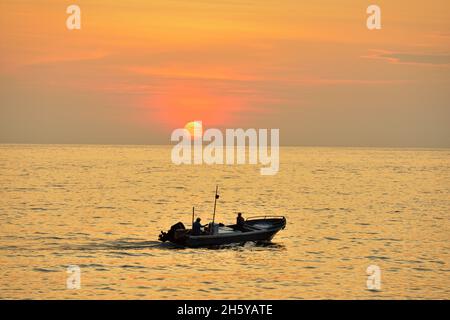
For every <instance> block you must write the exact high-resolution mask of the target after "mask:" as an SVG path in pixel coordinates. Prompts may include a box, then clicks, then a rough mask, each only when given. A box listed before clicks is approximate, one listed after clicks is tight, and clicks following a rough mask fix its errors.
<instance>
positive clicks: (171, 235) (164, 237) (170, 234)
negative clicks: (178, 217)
mask: <svg viewBox="0 0 450 320" xmlns="http://www.w3.org/2000/svg"><path fill="white" fill-rule="evenodd" d="M179 229H182V230H185V229H186V228H185V227H184V224H183V223H182V222H178V223H175V224H174V225H173V226H171V227H170V229H169V231H167V232H164V231H161V234H160V235H159V237H158V238H159V240H160V241H162V242H166V241H175V231H176V230H179Z"/></svg>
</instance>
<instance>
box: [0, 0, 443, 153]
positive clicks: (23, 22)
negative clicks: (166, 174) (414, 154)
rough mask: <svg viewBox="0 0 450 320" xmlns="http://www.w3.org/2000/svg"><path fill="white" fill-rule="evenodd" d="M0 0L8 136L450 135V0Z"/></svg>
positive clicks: (1, 134) (415, 142) (295, 138)
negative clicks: (70, 20)
mask: <svg viewBox="0 0 450 320" xmlns="http://www.w3.org/2000/svg"><path fill="white" fill-rule="evenodd" d="M73 3H75V4H77V5H79V6H80V8H81V13H82V18H81V24H82V29H81V30H74V31H69V30H67V28H66V25H65V20H66V18H67V16H68V15H67V14H66V12H65V11H66V7H67V6H68V4H70V3H68V2H66V1H56V0H55V1H17V0H11V1H9V0H6V1H5V0H2V1H1V2H0V33H1V39H2V41H1V42H0V81H1V89H0V99H1V100H0V102H1V106H0V108H1V109H0V115H1V117H0V142H3V143H169V139H170V131H171V130H173V129H174V128H176V127H183V126H184V124H185V123H187V122H189V121H192V120H202V121H203V123H204V126H205V127H208V126H209V127H220V128H224V127H228V128H236V127H253V128H280V137H281V142H282V143H284V144H297V145H344V146H425V147H439V146H441V147H450V139H449V137H450V129H449V128H450V125H449V119H450V107H449V101H450V100H449V98H450V94H449V90H448V88H449V87H450V77H449V70H450V69H449V67H450V19H449V18H450V17H449V15H450V3H449V2H448V1H438V0H431V1H427V2H424V1H406V0H405V1H403V0H398V1H374V2H373V3H376V4H378V5H379V6H380V7H381V10H382V30H378V31H369V30H368V29H367V28H366V17H367V14H366V8H367V6H368V5H369V4H371V3H372V2H366V1H356V0H342V1H335V0H328V1H326V0H318V1H309V2H306V1H304V2H301V1H298V0H295V1H294V0H285V1H283V0H281V1H280V0H278V1H275V0H266V1H254V0H245V1H237V0H227V1H226V0H215V1H213V0H211V1H208V0H192V1H179V0H164V1H161V0H160V1H151V0H131V1H106V0H98V1H74V2H73Z"/></svg>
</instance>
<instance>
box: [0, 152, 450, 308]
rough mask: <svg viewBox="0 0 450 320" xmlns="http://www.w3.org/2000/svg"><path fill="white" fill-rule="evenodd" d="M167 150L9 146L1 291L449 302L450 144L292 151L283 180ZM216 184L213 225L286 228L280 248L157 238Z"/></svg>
mask: <svg viewBox="0 0 450 320" xmlns="http://www.w3.org/2000/svg"><path fill="white" fill-rule="evenodd" d="M170 150H171V149H170V147H153V146H149V147H135V146H129V147H128V146H123V147H121V146H56V145H55V146H26V145H3V146H0V298H13V299H25V298H27V299H28V298H31V299H41V298H42V299H59V298H63V299H66V298H73V299H78V298H88V299H89V298H100V299H102V298H105V299H106V298H108V299H110V298H112V299H116V298H117V299H121V298H126V299H132V298H142V299H160V298H162V299H164V298H171V299H186V298H188V299H222V298H223V299H226V298H232V299H303V298H312V299H325V298H326V299H330V298H331V299H334V298H343V299H353V298H355V299H364V298H394V299H404V298H445V299H449V298H450V265H449V263H450V241H449V240H450V222H449V221H450V220H449V218H450V197H449V193H450V161H449V160H450V150H448V149H447V150H395V149H346V148H297V147H292V148H289V147H286V148H282V149H281V151H280V152H281V167H280V171H279V173H278V174H277V175H275V176H261V175H260V174H259V167H258V166H250V165H240V166H175V165H173V164H171V162H170ZM216 184H218V185H219V188H220V189H219V193H220V196H221V197H220V199H219V202H218V207H217V208H218V209H217V219H216V220H220V221H221V222H224V223H232V222H233V221H234V219H235V213H236V212H237V211H242V212H243V213H244V215H245V216H253V215H261V214H276V215H285V216H286V217H287V221H288V224H287V227H286V229H285V230H283V231H281V232H280V233H279V234H278V235H277V236H276V237H275V238H274V240H273V244H272V245H270V246H257V245H255V244H252V243H248V244H246V245H244V246H231V247H226V248H222V249H216V250H213V249H177V248H173V247H172V246H171V245H169V244H160V243H159V242H158V241H157V237H158V234H159V232H160V230H166V229H168V228H169V227H170V226H171V225H172V224H173V223H175V222H177V221H180V220H181V221H184V222H185V223H186V224H189V221H190V219H191V210H192V206H195V207H196V212H197V213H198V214H199V215H200V216H201V217H202V218H203V222H206V221H208V220H209V219H211V213H212V209H213V202H214V189H215V185H216ZM68 265H78V266H79V267H80V268H81V289H79V290H69V289H67V288H66V278H67V276H68V274H67V273H66V269H67V266H68ZM369 265H377V266H379V267H380V269H381V290H379V291H370V290H368V289H367V286H366V280H367V274H366V269H367V267H368V266H369Z"/></svg>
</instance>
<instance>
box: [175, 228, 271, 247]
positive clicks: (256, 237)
mask: <svg viewBox="0 0 450 320" xmlns="http://www.w3.org/2000/svg"><path fill="white" fill-rule="evenodd" d="M278 231H279V230H260V231H249V232H241V233H231V234H219V235H202V236H187V237H186V238H185V239H184V241H182V243H179V244H182V245H184V246H186V247H191V248H195V247H209V246H220V245H227V244H233V243H245V242H248V241H253V242H258V241H270V240H272V238H273V237H274V236H275V234H276V233H277V232H278Z"/></svg>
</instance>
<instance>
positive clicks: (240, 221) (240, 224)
mask: <svg viewBox="0 0 450 320" xmlns="http://www.w3.org/2000/svg"><path fill="white" fill-rule="evenodd" d="M244 223H245V219H244V217H243V216H242V213H241V212H238V215H237V218H236V225H237V227H238V229H243V227H244Z"/></svg>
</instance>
